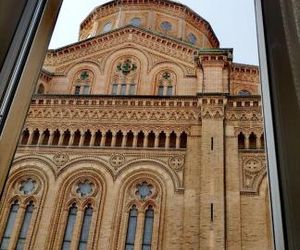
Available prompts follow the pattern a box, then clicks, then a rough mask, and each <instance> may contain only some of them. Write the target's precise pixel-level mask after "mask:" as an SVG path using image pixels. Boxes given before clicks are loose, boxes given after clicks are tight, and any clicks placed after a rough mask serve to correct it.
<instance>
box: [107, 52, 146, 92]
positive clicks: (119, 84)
mask: <svg viewBox="0 0 300 250" xmlns="http://www.w3.org/2000/svg"><path fill="white" fill-rule="evenodd" d="M140 68H141V67H140V61H139V59H138V58H135V57H133V56H128V57H122V58H120V59H118V60H117V61H116V62H115V63H114V65H113V66H112V70H113V71H112V79H111V80H110V81H111V82H110V87H109V89H110V90H109V91H110V92H109V93H110V94H112V95H136V91H137V83H138V81H139V74H140Z"/></svg>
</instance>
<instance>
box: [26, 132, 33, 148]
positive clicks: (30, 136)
mask: <svg viewBox="0 0 300 250" xmlns="http://www.w3.org/2000/svg"><path fill="white" fill-rule="evenodd" d="M33 133H34V130H29V137H28V141H27V144H26V145H31V144H32V138H33Z"/></svg>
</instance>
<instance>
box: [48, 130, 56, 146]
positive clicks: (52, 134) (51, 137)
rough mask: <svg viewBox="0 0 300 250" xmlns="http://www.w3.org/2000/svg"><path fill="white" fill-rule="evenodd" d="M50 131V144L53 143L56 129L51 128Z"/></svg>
mask: <svg viewBox="0 0 300 250" xmlns="http://www.w3.org/2000/svg"><path fill="white" fill-rule="evenodd" d="M49 132H50V135H49V139H48V145H52V142H53V138H54V132H55V131H52V130H50V131H49Z"/></svg>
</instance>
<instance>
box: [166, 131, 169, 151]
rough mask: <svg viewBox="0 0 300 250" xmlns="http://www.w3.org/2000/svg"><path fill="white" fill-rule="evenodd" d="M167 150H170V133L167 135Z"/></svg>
mask: <svg viewBox="0 0 300 250" xmlns="http://www.w3.org/2000/svg"><path fill="white" fill-rule="evenodd" d="M166 148H170V133H168V132H167V133H166Z"/></svg>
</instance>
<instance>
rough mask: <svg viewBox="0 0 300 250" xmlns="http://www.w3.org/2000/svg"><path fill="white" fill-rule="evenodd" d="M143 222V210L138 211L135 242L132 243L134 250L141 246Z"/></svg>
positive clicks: (138, 249)
mask: <svg viewBox="0 0 300 250" xmlns="http://www.w3.org/2000/svg"><path fill="white" fill-rule="evenodd" d="M144 223H145V212H144V211H138V217H137V225H136V234H135V242H136V244H134V250H140V249H141V248H142V241H143V229H144Z"/></svg>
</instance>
